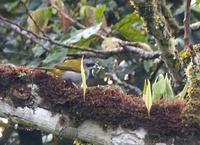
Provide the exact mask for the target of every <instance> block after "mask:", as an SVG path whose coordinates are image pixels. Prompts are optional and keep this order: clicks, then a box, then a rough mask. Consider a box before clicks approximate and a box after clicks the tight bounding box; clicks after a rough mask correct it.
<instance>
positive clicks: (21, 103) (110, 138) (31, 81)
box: [0, 65, 200, 145]
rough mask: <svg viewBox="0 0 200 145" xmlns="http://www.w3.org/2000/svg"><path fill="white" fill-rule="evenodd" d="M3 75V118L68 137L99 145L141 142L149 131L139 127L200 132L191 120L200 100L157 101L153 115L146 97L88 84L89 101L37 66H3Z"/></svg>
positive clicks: (0, 93) (164, 132)
mask: <svg viewBox="0 0 200 145" xmlns="http://www.w3.org/2000/svg"><path fill="white" fill-rule="evenodd" d="M0 79H1V81H0V98H2V100H1V102H0V116H3V117H8V118H10V119H11V120H13V121H14V122H16V123H19V124H26V125H30V126H33V127H38V128H39V129H41V130H44V131H47V132H51V133H54V134H56V135H60V136H63V137H67V138H74V137H78V138H80V139H83V140H86V141H89V142H92V143H95V144H100V145H103V144H105V145H125V144H133V143H135V144H141V145H142V144H144V143H146V142H144V135H143V137H138V135H137V137H136V134H137V133H136V132H135V131H133V130H135V129H138V128H139V127H142V128H144V129H145V130H147V131H148V136H151V134H154V135H155V134H159V135H163V136H166V135H170V136H171V135H172V134H174V135H175V136H176V135H179V136H184V135H187V136H188V135H189V134H190V133H191V134H192V135H193V134H196V133H197V134H198V133H199V130H200V125H199V124H200V123H199V122H200V120H198V117H197V119H195V120H191V118H190V117H189V118H188V116H189V114H190V112H192V113H193V111H194V110H197V109H195V108H196V107H198V104H199V103H198V101H196V102H195V101H194V103H195V104H194V105H193V109H194V110H193V109H191V107H187V106H186V107H185V105H186V103H187V102H186V100H180V99H175V100H165V99H161V100H157V101H155V102H154V103H153V106H152V109H151V112H150V115H151V116H150V117H149V116H148V115H147V110H146V107H145V105H144V101H143V99H142V98H140V97H134V96H129V95H126V94H125V93H123V92H122V91H121V90H120V89H119V88H116V87H111V86H101V87H91V88H88V89H87V93H86V100H85V101H84V100H83V95H82V89H81V88H76V87H74V86H73V85H72V84H70V83H69V82H63V81H62V80H60V79H56V78H54V77H52V76H51V75H49V74H46V73H45V72H42V71H39V70H34V69H32V68H31V69H30V68H27V67H11V66H6V65H1V66H0ZM188 108H189V110H187V109H188ZM51 112H52V113H51ZM59 112H62V114H60V113H59ZM183 112H185V113H186V114H184V113H183ZM194 113H196V111H195V112H194ZM197 114H199V113H198V112H197ZM192 115H195V114H192ZM193 121H194V122H193ZM194 124H195V127H194V126H193V125H194ZM124 128H126V129H124ZM131 130H132V131H131ZM140 132H141V131H140ZM142 132H143V133H144V134H146V133H145V131H144V130H143V131H142ZM139 136H140V135H139ZM179 141H180V140H179ZM130 142H131V143H130Z"/></svg>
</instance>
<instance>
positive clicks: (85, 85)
mask: <svg viewBox="0 0 200 145" xmlns="http://www.w3.org/2000/svg"><path fill="white" fill-rule="evenodd" d="M81 77H82V85H81V86H82V88H83V100H84V101H85V95H86V89H87V83H86V75H85V69H84V64H83V57H82V59H81Z"/></svg>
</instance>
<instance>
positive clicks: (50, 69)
mask: <svg viewBox="0 0 200 145" xmlns="http://www.w3.org/2000/svg"><path fill="white" fill-rule="evenodd" d="M34 69H38V70H46V71H52V70H53V68H49V67H35V68H34Z"/></svg>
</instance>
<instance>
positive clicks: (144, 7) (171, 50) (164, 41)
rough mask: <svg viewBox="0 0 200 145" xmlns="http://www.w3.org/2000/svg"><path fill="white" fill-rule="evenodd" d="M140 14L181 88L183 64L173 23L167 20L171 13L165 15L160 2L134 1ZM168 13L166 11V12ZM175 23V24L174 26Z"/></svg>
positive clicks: (151, 0)
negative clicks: (174, 34)
mask: <svg viewBox="0 0 200 145" xmlns="http://www.w3.org/2000/svg"><path fill="white" fill-rule="evenodd" d="M132 2H133V3H134V6H135V7H136V9H137V10H138V12H139V14H140V15H141V16H142V17H143V19H144V20H145V22H146V25H147V28H148V30H149V33H150V34H151V35H153V36H154V37H155V39H156V42H157V45H158V48H159V49H160V51H161V56H162V59H163V61H164V62H165V64H166V66H167V67H168V69H169V72H170V74H171V75H172V77H173V81H174V83H175V87H177V88H179V89H180V88H181V86H182V85H183V78H184V76H183V73H181V72H183V70H182V68H181V63H180V62H179V60H178V58H177V57H176V55H175V45H174V42H175V38H173V36H172V30H171V29H170V28H171V25H172V24H171V22H170V23H169V21H167V20H166V16H168V17H170V15H169V14H170V13H169V12H167V13H165V15H164V14H163V6H162V4H160V1H158V0H144V1H132ZM164 12H166V11H164ZM174 25H175V23H174V22H173V26H174Z"/></svg>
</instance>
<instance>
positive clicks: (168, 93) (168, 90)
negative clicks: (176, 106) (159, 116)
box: [163, 74, 174, 98]
mask: <svg viewBox="0 0 200 145" xmlns="http://www.w3.org/2000/svg"><path fill="white" fill-rule="evenodd" d="M165 84H166V86H165V91H164V94H163V95H164V97H167V98H174V92H173V90H172V86H171V80H170V79H169V78H168V76H167V74H166V75H165Z"/></svg>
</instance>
